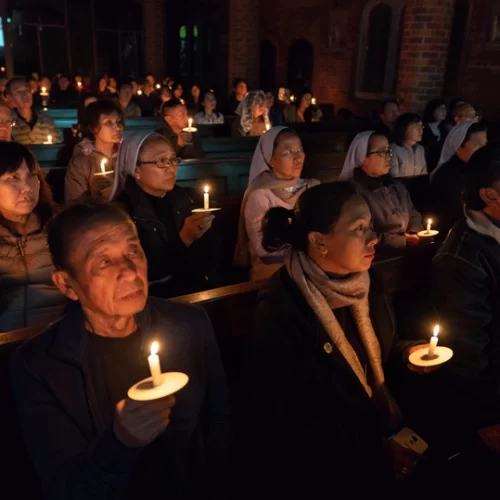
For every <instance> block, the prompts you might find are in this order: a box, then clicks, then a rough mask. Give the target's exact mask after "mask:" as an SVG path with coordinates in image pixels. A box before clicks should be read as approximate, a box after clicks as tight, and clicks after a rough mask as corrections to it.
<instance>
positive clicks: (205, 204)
mask: <svg viewBox="0 0 500 500" xmlns="http://www.w3.org/2000/svg"><path fill="white" fill-rule="evenodd" d="M209 190H210V188H209V187H208V186H205V193H204V195H203V209H204V210H208V209H209V208H210V198H209V196H210V195H209V194H208V192H209Z"/></svg>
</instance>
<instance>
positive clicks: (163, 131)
mask: <svg viewBox="0 0 500 500" xmlns="http://www.w3.org/2000/svg"><path fill="white" fill-rule="evenodd" d="M156 133H157V134H160V135H162V136H163V137H165V139H167V140H168V142H170V144H171V145H172V147H173V148H174V150H175V153H176V154H177V156H178V157H179V158H182V159H186V160H188V159H190V158H203V157H204V156H205V154H204V153H203V148H202V146H201V139H200V135H199V134H198V132H193V133H192V134H191V137H192V141H193V142H192V144H188V145H185V146H184V147H180V146H179V144H178V143H177V139H178V136H177V135H176V134H175V132H174V131H173V130H172V128H171V127H170V126H169V125H168V124H165V126H164V127H162V128H160V129H158V130H157V131H156Z"/></svg>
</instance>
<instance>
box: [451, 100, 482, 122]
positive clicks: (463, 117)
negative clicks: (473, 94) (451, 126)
mask: <svg viewBox="0 0 500 500" xmlns="http://www.w3.org/2000/svg"><path fill="white" fill-rule="evenodd" d="M453 119H454V120H455V125H461V124H462V123H464V122H467V121H473V122H475V121H477V112H476V109H475V108H474V106H473V105H472V104H469V103H467V102H464V103H461V104H459V105H458V106H457V107H456V108H455V110H454V111H453Z"/></svg>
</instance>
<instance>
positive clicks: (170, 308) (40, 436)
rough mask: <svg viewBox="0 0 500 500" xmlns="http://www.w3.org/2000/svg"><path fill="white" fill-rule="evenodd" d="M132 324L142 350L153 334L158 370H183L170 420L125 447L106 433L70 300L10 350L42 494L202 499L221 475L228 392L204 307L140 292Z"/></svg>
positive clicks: (101, 392)
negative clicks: (141, 303) (53, 319)
mask: <svg viewBox="0 0 500 500" xmlns="http://www.w3.org/2000/svg"><path fill="white" fill-rule="evenodd" d="M137 322H138V325H139V329H140V332H141V335H142V345H143V352H144V356H147V354H148V351H149V346H150V345H151V342H152V341H153V340H155V339H157V340H158V341H159V342H160V345H162V346H164V349H162V350H161V352H160V353H159V355H160V361H161V366H162V371H164V372H167V371H180V372H184V373H186V374H187V375H188V376H189V383H188V385H187V386H186V387H185V388H183V389H182V390H181V391H179V392H178V393H177V394H176V400H177V403H176V405H175V407H174V408H173V409H172V415H171V421H170V425H169V426H168V428H167V429H166V431H165V432H164V433H163V434H162V435H161V436H160V437H158V438H157V439H156V440H155V441H154V442H153V443H152V444H151V445H149V446H147V447H145V448H139V449H133V448H127V447H126V446H124V445H123V444H122V443H121V442H119V441H118V440H117V439H116V438H115V436H114V433H113V431H112V421H113V415H112V414H110V413H111V412H110V409H109V406H108V405H107V403H106V401H107V399H106V395H105V385H104V382H103V383H102V384H95V383H94V381H95V380H96V377H97V380H98V379H99V377H100V376H102V373H101V372H100V371H98V370H99V368H98V366H97V363H96V359H95V356H92V353H91V350H90V349H89V347H90V342H89V338H88V333H86V331H85V323H84V316H83V312H82V310H81V308H80V306H79V304H78V303H75V304H74V305H72V306H71V307H70V308H69V311H68V313H67V314H66V315H65V316H64V317H63V318H62V319H61V320H60V321H59V322H57V323H55V324H53V325H51V326H49V327H48V328H47V329H46V330H45V331H44V332H43V333H41V334H40V335H39V336H37V337H36V338H34V339H32V340H31V341H29V342H27V343H26V344H24V345H23V346H21V347H20V348H19V349H18V351H17V352H16V353H15V355H14V356H13V359H12V363H11V378H12V384H13V391H14V395H15V398H16V403H17V408H18V413H19V417H20V425H21V430H22V433H23V436H24V440H25V443H26V447H27V449H28V452H29V454H30V456H31V458H32V460H33V462H34V465H35V467H36V469H37V471H38V473H39V475H40V478H41V482H42V488H43V490H44V493H45V495H46V497H47V498H49V499H61V500H62V499H72V500H77V499H78V500H79V499H82V500H83V499H90V498H92V499H95V500H100V499H103V500H104V499H121V498H130V499H132V498H146V497H147V495H148V494H157V492H158V491H162V492H163V494H164V495H165V498H168V499H169V500H170V499H180V498H182V499H184V498H186V499H187V498H205V497H207V498H208V497H210V495H211V492H214V491H217V490H218V488H219V487H220V482H219V481H218V476H217V472H218V474H219V475H221V474H223V473H224V469H225V464H224V462H225V460H226V459H227V458H228V451H229V446H230V434H231V433H230V408H229V396H228V391H227V387H226V381H225V375H224V372H223V369H222V365H221V361H220V356H219V351H218V347H217V344H216V341H215V338H214V334H213V330H212V327H211V324H210V322H209V320H208V318H207V316H206V314H205V312H204V311H203V310H202V309H200V308H198V307H195V306H191V305H184V304H177V303H174V302H169V301H165V300H161V299H149V300H148V303H147V305H146V307H145V309H144V311H142V312H141V313H139V314H138V315H137ZM120 369H126V367H117V370H120ZM135 487H137V493H136V491H135ZM144 495H146V496H144Z"/></svg>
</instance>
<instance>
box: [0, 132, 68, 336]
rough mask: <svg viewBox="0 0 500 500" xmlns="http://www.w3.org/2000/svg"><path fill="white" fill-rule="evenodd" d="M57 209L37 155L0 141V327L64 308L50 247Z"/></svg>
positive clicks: (31, 322)
mask: <svg viewBox="0 0 500 500" xmlns="http://www.w3.org/2000/svg"><path fill="white" fill-rule="evenodd" d="M54 208H55V207H54V203H53V201H52V193H51V192H50V188H49V186H48V184H47V182H46V181H45V177H44V176H43V174H42V172H41V171H40V167H39V166H38V162H37V161H36V159H35V157H34V156H33V155H32V154H31V153H30V151H29V150H28V149H27V148H26V147H25V146H22V145H21V144H17V143H15V142H0V332H5V331H9V330H15V329H17V328H25V327H28V326H40V325H43V326H45V325H46V324H48V323H49V322H50V321H53V320H55V319H56V318H57V317H59V316H60V315H61V314H62V312H63V309H64V306H65V304H66V300H65V297H64V295H63V294H61V293H60V292H59V290H58V289H57V288H56V287H55V286H54V284H53V283H52V272H53V270H54V268H53V266H52V262H51V261H50V256H49V252H48V248H47V228H46V225H47V222H48V220H49V219H50V217H51V216H52V214H53V212H54Z"/></svg>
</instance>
